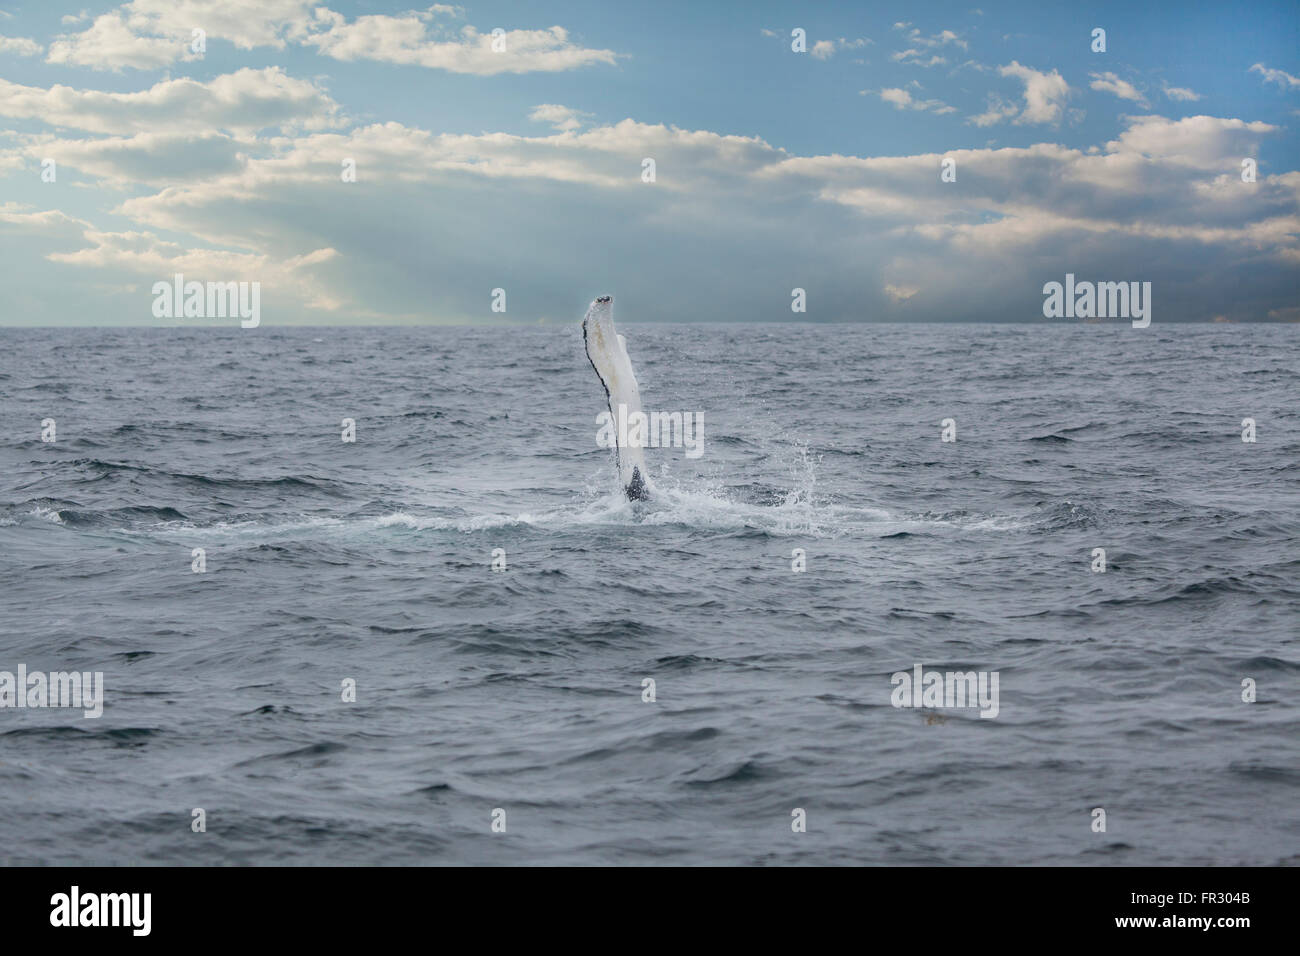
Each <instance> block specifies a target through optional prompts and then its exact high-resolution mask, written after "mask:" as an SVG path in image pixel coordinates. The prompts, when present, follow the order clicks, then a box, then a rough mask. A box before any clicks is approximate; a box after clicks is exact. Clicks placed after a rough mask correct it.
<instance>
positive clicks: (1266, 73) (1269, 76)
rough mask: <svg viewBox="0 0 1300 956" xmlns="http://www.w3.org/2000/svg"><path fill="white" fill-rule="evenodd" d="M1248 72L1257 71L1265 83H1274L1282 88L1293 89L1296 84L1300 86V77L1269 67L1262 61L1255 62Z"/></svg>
mask: <svg viewBox="0 0 1300 956" xmlns="http://www.w3.org/2000/svg"><path fill="white" fill-rule="evenodd" d="M1248 72H1250V73H1259V74H1260V75H1262V76H1263V77H1264V82H1265V83H1276V84H1277V85H1278V86H1280V87H1282V89H1284V90H1293V89H1295V88H1296V87H1297V86H1300V78H1297V77H1294V76H1292V75H1291V74H1290V73H1287V72H1286V71H1285V70H1273V69H1270V68H1268V67H1266V66H1265V65H1264V64H1263V63H1256V64H1255V65H1254V66H1252V67H1251V68H1250V70H1249V71H1248Z"/></svg>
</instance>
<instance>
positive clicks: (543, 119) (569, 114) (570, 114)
mask: <svg viewBox="0 0 1300 956" xmlns="http://www.w3.org/2000/svg"><path fill="white" fill-rule="evenodd" d="M528 118H529V119H530V120H533V121H534V122H536V123H550V124H551V127H552V128H554V129H558V130H560V131H561V132H569V131H571V130H576V129H581V128H582V127H583V125H584V124H585V123H586V121H587V120H588V119H590V118H591V114H590V113H584V112H583V111H582V110H575V109H570V108H569V107H567V106H560V105H558V104H556V103H542V104H540V105H539V106H535V107H533V111H532V112H531V113H529V114H528Z"/></svg>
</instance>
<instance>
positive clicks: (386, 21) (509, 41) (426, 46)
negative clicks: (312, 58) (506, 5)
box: [303, 11, 618, 76]
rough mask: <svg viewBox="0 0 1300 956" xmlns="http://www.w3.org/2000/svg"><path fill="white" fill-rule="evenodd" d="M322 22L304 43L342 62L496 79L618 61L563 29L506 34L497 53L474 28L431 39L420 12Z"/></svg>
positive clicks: (333, 16)
mask: <svg viewBox="0 0 1300 956" xmlns="http://www.w3.org/2000/svg"><path fill="white" fill-rule="evenodd" d="M320 19H321V20H322V21H323V22H324V23H327V24H328V27H329V28H328V29H327V30H325V31H324V32H320V33H311V34H310V35H309V36H308V37H307V38H306V39H305V40H304V41H303V42H304V43H306V44H309V45H311V46H314V47H316V49H317V50H318V51H319V52H320V53H322V54H323V55H325V56H330V57H333V58H334V59H337V60H379V61H383V62H386V63H404V64H410V65H415V66H423V67H428V68H430V69H438V70H446V71H448V72H450V73H474V74H478V75H481V76H491V75H493V74H498V73H532V72H557V71H561V70H575V69H579V68H581V67H585V66H591V65H593V64H597V63H606V64H613V63H616V62H617V57H618V55H617V54H616V53H614V51H613V50H593V49H587V48H585V47H581V46H578V45H576V44H574V43H572V42H570V40H569V35H568V32H567V31H566V30H565V29H564V28H563V27H558V26H555V27H550V28H548V29H545V30H509V31H506V33H505V34H504V42H505V50H504V52H497V51H495V50H493V49H492V44H493V39H494V38H493V36H492V34H491V33H490V32H489V33H479V32H478V30H476V29H475V28H474V27H471V26H467V27H464V28H462V29H461V31H460V34H459V35H458V36H455V37H452V38H446V39H441V38H435V37H432V36H430V35H428V33H427V32H426V25H425V21H424V18H423V17H422V16H420V15H419V14H408V15H406V16H403V17H390V16H364V17H358V18H357V19H356V20H354V21H352V22H351V23H349V22H347V21H346V20H345V18H344V17H343V15H342V14H337V13H330V12H328V11H327V12H326V14H325V15H324V16H323V17H321V18H320Z"/></svg>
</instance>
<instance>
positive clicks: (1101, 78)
mask: <svg viewBox="0 0 1300 956" xmlns="http://www.w3.org/2000/svg"><path fill="white" fill-rule="evenodd" d="M1088 75H1089V76H1091V77H1092V82H1091V83H1090V84H1089V86H1090V87H1091V88H1092V89H1094V90H1101V91H1102V92H1104V93H1114V94H1115V95H1116V96H1118V97H1119V98H1120V99H1121V100H1131V101H1132V102H1134V103H1138V104H1140V105H1142V106H1146V105H1147V100H1146V97H1145V96H1143V95H1142V94H1141V92H1139V91H1138V89H1137V87H1135V86H1134V85H1133V84H1132V83H1130V82H1128V80H1121V79H1120V78H1119V76H1117V75H1116V74H1114V73H1089V74H1088Z"/></svg>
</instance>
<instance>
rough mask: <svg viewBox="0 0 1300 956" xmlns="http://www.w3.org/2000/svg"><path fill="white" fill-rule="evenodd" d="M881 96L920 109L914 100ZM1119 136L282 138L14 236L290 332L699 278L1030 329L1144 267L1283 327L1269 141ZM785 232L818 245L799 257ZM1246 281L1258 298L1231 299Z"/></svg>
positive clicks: (554, 114)
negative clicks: (859, 147) (111, 204)
mask: <svg viewBox="0 0 1300 956" xmlns="http://www.w3.org/2000/svg"><path fill="white" fill-rule="evenodd" d="M878 95H879V96H880V97H881V99H882V101H884V102H890V103H892V104H893V105H895V106H896V107H897V108H900V109H917V108H918V107H917V105H916V104H917V102H918V101H917V100H916V99H915V98H914V96H913V93H912V92H911V91H909V90H906V89H901V88H892V89H886V90H881V91H879V93H878ZM920 102H922V103H924V102H925V101H920ZM533 112H534V114H535V115H536V116H537V118H538V119H539V120H540V121H542V122H549V123H551V124H552V125H553V126H560V127H563V126H564V124H565V121H566V119H567V118H568V117H569V114H570V113H576V111H571V110H569V109H568V108H566V107H562V106H558V105H557V104H543V105H542V106H539V107H537V108H536V109H535V110H534V111H533ZM1124 122H1125V124H1126V125H1125V129H1124V131H1123V132H1122V133H1121V134H1120V135H1119V136H1118V137H1117V138H1116V139H1114V140H1112V141H1111V142H1108V143H1105V144H1104V146H1101V147H1098V148H1096V149H1095V150H1094V151H1088V150H1080V149H1070V148H1066V147H1064V146H1060V145H1056V144H1038V145H1034V146H1030V147H1024V148H1002V149H973V150H956V151H951V152H946V153H943V154H919V155H903V156H875V157H854V156H842V155H814V156H798V155H793V154H791V153H789V152H787V151H785V150H782V149H779V148H776V147H774V146H772V145H770V144H768V143H767V142H765V141H763V140H762V139H759V138H755V137H741V136H728V135H721V134H718V133H714V132H710V131H708V130H685V129H679V128H675V127H667V126H663V125H652V124H644V123H639V122H636V121H634V120H631V119H624V120H622V121H620V122H618V123H614V124H612V125H602V126H596V127H594V128H590V129H572V128H569V129H560V130H558V131H557V132H554V133H550V134H547V135H543V136H518V135H512V134H506V133H499V132H487V133H483V134H479V135H460V134H446V133H444V134H435V133H433V132H430V131H427V130H420V129H414V128H411V127H407V126H404V125H402V124H400V123H381V124H374V125H370V126H365V127H361V128H357V129H353V130H349V131H337V130H328V131H315V132H310V133H303V134H301V135H298V136H296V137H292V138H283V137H275V138H273V139H271V140H268V141H265V142H264V143H262V144H261V148H260V150H259V153H260V154H259V155H252V156H244V157H242V158H240V157H239V156H235V157H232V158H231V159H230V160H229V162H227V163H225V165H224V166H223V168H216V169H213V170H211V171H209V172H206V173H205V174H204V175H202V176H188V177H187V178H185V179H183V180H175V181H171V182H168V181H167V180H166V177H165V176H161V175H159V176H156V177H155V179H154V182H155V184H156V185H157V188H156V189H155V190H154V191H152V192H151V193H150V194H146V195H135V196H131V197H129V198H127V199H126V200H124V201H123V202H122V203H121V204H120V206H119V207H118V208H117V209H116V210H114V213H115V215H117V216H119V217H124V218H125V219H126V220H127V221H128V222H130V223H131V226H130V228H129V229H126V230H119V231H107V230H98V229H94V228H92V227H89V226H84V227H83V228H80V229H77V230H72V229H71V226H69V224H68V222H66V221H65V219H64V218H60V217H59V216H58V215H54V214H53V213H50V214H49V216H48V218H47V219H44V220H40V221H38V220H37V219H35V218H34V217H36V216H37V215H38V214H37V213H33V212H30V211H26V210H24V211H21V212H19V213H16V215H22V216H25V217H28V218H27V219H26V220H24V222H25V223H26V225H24V226H21V227H19V226H14V228H32V229H35V228H37V227H38V226H39V228H42V229H44V230H46V231H47V232H49V233H51V235H52V236H53V235H55V234H57V235H61V236H64V237H65V238H64V240H63V241H64V243H65V245H72V246H74V248H72V249H67V248H64V249H56V250H55V251H54V252H55V255H56V258H54V259H52V260H51V261H53V262H55V263H57V264H58V265H60V266H63V267H67V268H69V269H72V268H81V269H86V270H130V271H131V273H132V274H139V275H146V276H149V275H155V273H156V274H157V275H156V277H165V276H166V275H168V274H170V272H169V271H168V270H171V271H184V272H186V274H187V275H188V274H190V273H194V274H195V275H198V274H199V273H200V272H201V271H204V270H206V271H207V272H208V274H214V273H215V274H218V275H230V277H231V278H240V277H248V278H257V277H258V275H261V274H264V275H267V276H271V277H274V280H275V285H276V287H277V288H281V289H283V290H292V291H293V295H294V296H296V297H299V298H301V300H302V301H303V302H311V303H318V305H317V306H313V307H311V308H307V307H306V306H304V307H303V308H304V309H305V312H304V313H303V315H302V319H303V320H309V319H311V317H312V315H313V314H315V313H324V314H335V315H338V316H340V317H349V316H353V315H354V314H363V313H364V314H366V315H376V316H381V317H382V316H387V317H388V318H390V319H393V318H401V317H408V316H409V317H412V318H413V319H417V318H420V317H422V316H423V317H425V318H429V317H432V316H438V317H441V318H457V319H461V320H465V321H474V320H477V319H480V318H483V317H485V315H486V312H487V305H486V298H485V297H484V296H483V295H482V290H483V289H491V288H495V287H497V286H503V287H508V288H509V289H510V295H511V300H510V301H511V308H512V314H513V313H514V311H515V309H516V303H519V305H518V308H519V309H521V310H524V309H528V308H530V306H526V305H525V304H524V303H537V306H536V310H537V314H547V313H553V312H555V311H557V310H563V309H564V308H568V307H569V305H571V306H572V308H574V309H578V308H579V307H580V306H581V305H583V304H585V303H584V302H578V303H576V304H573V303H569V305H566V304H565V302H567V300H564V301H559V300H558V299H557V298H556V296H557V295H558V293H557V292H556V291H555V290H556V289H557V288H559V289H582V290H583V291H585V290H586V285H587V284H589V282H590V277H591V275H593V274H599V275H600V276H601V277H602V282H608V283H610V284H612V285H616V286H617V287H618V288H619V290H620V295H621V296H622V297H623V301H624V302H626V303H628V306H627V307H630V308H631V309H633V310H635V309H636V308H638V306H636V305H633V303H640V305H639V308H640V309H641V310H643V311H642V314H643V315H646V314H648V304H649V303H653V304H654V312H653V314H654V315H655V316H656V317H663V316H678V317H683V318H698V317H699V311H698V310H699V301H700V300H699V292H700V289H699V284H698V281H697V278H692V277H698V270H699V263H700V262H701V261H708V262H709V263H710V264H711V266H712V268H711V269H710V279H709V282H710V284H711V285H710V288H711V289H712V292H713V293H716V296H717V297H718V299H719V300H720V301H721V300H725V301H727V302H728V308H729V310H730V311H732V312H734V314H736V315H744V316H749V317H758V316H764V315H771V316H772V317H774V318H775V317H779V316H780V314H781V312H780V307H781V306H784V307H785V308H786V309H788V292H789V288H790V285H789V283H788V282H785V284H784V286H782V282H784V277H785V276H787V275H789V274H791V273H793V274H795V275H799V276H808V277H810V278H806V279H803V280H801V281H803V282H806V283H809V284H812V283H816V287H817V288H818V289H819V290H820V291H819V295H818V299H817V301H818V302H819V307H821V308H824V309H825V310H826V311H825V312H824V313H823V317H840V318H846V319H852V318H860V317H861V315H862V314H863V310H864V309H867V310H868V311H869V310H870V309H872V308H878V309H879V310H882V311H887V310H889V309H892V308H894V307H896V306H898V305H899V304H900V303H902V302H908V301H910V304H909V305H908V307H907V308H908V309H909V310H910V311H912V312H915V313H916V314H917V315H925V316H930V317H943V316H952V315H959V316H962V317H970V318H1005V317H1007V315H1015V314H1023V315H1025V316H1026V317H1029V318H1033V317H1034V316H1035V315H1041V302H1042V300H1041V294H1039V290H1040V289H1041V286H1042V283H1043V282H1044V281H1046V278H1045V277H1044V275H1043V270H1044V263H1069V265H1070V270H1071V271H1074V272H1076V274H1080V275H1083V274H1087V275H1090V276H1101V277H1111V276H1113V277H1116V278H1126V277H1129V276H1130V274H1131V273H1132V271H1133V269H1132V266H1133V263H1141V264H1142V265H1141V268H1142V273H1143V276H1134V277H1136V278H1141V277H1145V276H1151V277H1153V278H1155V279H1157V280H1164V281H1163V282H1161V284H1160V285H1159V286H1158V287H1159V288H1160V290H1161V292H1160V295H1161V299H1160V301H1161V305H1162V308H1163V309H1164V310H1166V311H1165V312H1164V314H1166V315H1171V316H1172V315H1174V314H1177V315H1179V316H1180V317H1186V318H1197V317H1203V313H1206V310H1207V309H1212V310H1213V314H1230V315H1234V316H1238V317H1241V316H1247V317H1249V316H1250V315H1252V314H1255V312H1252V311H1251V310H1252V309H1254V310H1256V312H1257V313H1258V315H1259V316H1262V315H1264V314H1265V313H1266V312H1267V311H1268V310H1270V309H1271V310H1276V309H1278V308H1279V307H1281V305H1282V304H1285V303H1286V302H1287V298H1286V296H1287V295H1288V294H1289V293H1288V292H1287V291H1286V290H1287V289H1293V286H1294V274H1295V269H1296V266H1297V261H1298V260H1297V257H1300V240H1298V239H1297V238H1296V236H1297V233H1300V173H1287V174H1283V175H1280V176H1265V177H1262V178H1261V179H1260V181H1259V182H1258V183H1256V184H1252V185H1251V186H1250V187H1249V188H1247V187H1245V186H1243V184H1241V182H1240V177H1239V175H1238V173H1239V165H1238V164H1239V157H1240V156H1242V155H1257V154H1258V145H1259V143H1260V141H1261V139H1262V138H1264V137H1266V136H1269V135H1272V134H1274V133H1275V132H1276V131H1277V130H1276V128H1275V127H1273V126H1270V125H1268V124H1264V123H1255V122H1246V121H1243V120H1238V119H1232V118H1222V117H1208V116H1202V117H1190V118H1186V119H1180V120H1174V119H1166V118H1163V117H1155V116H1141V117H1127V118H1125V120H1124ZM166 135H167V134H165V133H163V132H156V133H152V134H149V136H141V135H136V136H132V137H123V138H121V139H120V140H119V139H114V140H111V141H100V142H99V143H98V144H92V145H88V146H87V147H86V148H85V149H86V152H85V154H84V155H82V156H79V157H78V161H79V162H82V163H83V168H85V169H87V170H89V173H88V174H93V173H95V172H96V171H107V173H108V174H110V175H119V174H121V173H123V172H124V171H125V170H126V169H127V168H128V167H129V164H130V163H132V162H140V163H147V162H148V157H149V156H156V155H162V154H165V153H167V152H168V151H179V152H182V153H183V152H184V150H186V149H198V148H199V147H200V146H204V144H201V143H195V142H194V141H193V140H192V139H185V138H184V137H178V138H177V139H176V140H174V141H172V142H168V141H167V140H166ZM193 135H194V136H198V135H199V134H198V133H197V132H196V133H194V134H193ZM151 137H156V138H151ZM205 148H208V149H211V150H213V151H214V152H216V151H219V150H220V149H229V148H230V147H229V146H225V145H223V144H222V143H221V141H219V140H213V141H211V142H209V143H207V144H206V146H205ZM649 155H652V156H655V157H656V159H657V160H658V169H659V176H658V181H657V182H656V183H655V184H654V185H653V187H651V186H647V185H646V184H644V183H642V182H641V180H640V172H641V167H640V160H641V158H642V157H644V156H649ZM340 157H351V158H354V159H355V160H356V163H357V170H358V182H356V183H354V184H344V183H341V182H340V180H339V158H340ZM944 158H952V159H954V160H955V161H956V164H957V170H958V176H959V182H960V183H961V188H960V190H949V191H944V190H945V188H946V187H940V186H939V185H938V175H937V174H938V170H939V167H940V162H941V160H942V159H944ZM96 164H100V165H96ZM155 172H156V170H155ZM164 184H165V185H164ZM432 217H436V218H437V221H438V223H439V228H438V229H437V230H435V231H432V232H431V231H430V230H429V227H428V223H429V221H430V219H431V218H432ZM792 217H793V218H792ZM484 223H489V224H491V228H487V229H484V228H482V227H483V224H484ZM791 228H797V229H799V231H800V234H801V235H806V236H808V237H809V239H808V241H807V242H806V243H804V244H802V245H801V246H800V247H799V248H798V249H792V248H791V246H790V244H789V239H788V237H789V230H790V229H791ZM70 231H71V232H74V233H75V237H74V238H75V240H76V241H73V238H68V237H67V235H66V234H67V233H68V232H70ZM164 236H166V237H168V238H166V239H164V238H162V237H164ZM174 237H189V238H186V239H185V240H184V241H181V240H180V239H179V238H174ZM50 241H53V238H51V239H50ZM76 246H80V247H82V248H75V247H76ZM323 250H324V251H323ZM1031 252H1032V254H1030V253H1031ZM323 256H328V258H315V257H323ZM187 257H191V258H187ZM647 257H652V258H653V261H654V263H655V268H654V269H653V270H646V269H645V262H646V260H647ZM1243 257H1245V258H1248V259H1249V260H1250V261H1251V263H1252V266H1251V268H1252V281H1251V285H1250V289H1249V291H1240V289H1239V286H1240V283H1238V282H1235V281H1233V282H1230V281H1228V280H1229V279H1230V278H1231V277H1233V276H1236V275H1237V273H1236V272H1235V271H1234V270H1235V269H1236V265H1235V263H1237V262H1239V261H1240V260H1241V259H1242V258H1243ZM504 263H508V264H509V265H508V275H507V274H503V272H502V270H503V269H505V268H506V266H504V265H503V264H504ZM317 266H322V267H321V268H317ZM1064 271H1065V269H1064V267H1062V268H1061V270H1060V274H1061V275H1063V274H1064ZM431 272H432V273H433V275H434V276H435V277H436V278H435V279H434V280H433V281H432V285H433V286H434V287H435V288H436V289H437V292H436V294H435V296H434V299H433V301H430V298H429V288H430V286H431V275H430V274H431ZM849 275H852V276H855V277H863V276H865V281H866V282H867V283H868V284H872V283H874V285H872V287H873V288H874V289H876V290H877V291H876V292H875V293H873V294H871V296H870V297H869V298H868V300H867V301H865V302H864V301H863V299H862V291H861V290H862V283H861V282H860V281H858V280H857V279H856V278H855V281H854V282H845V281H843V279H842V277H843V276H849ZM776 276H780V277H782V278H781V279H780V280H777V279H775V278H774V277H776ZM1053 276H1054V277H1055V278H1057V279H1058V280H1059V278H1060V275H1056V274H1055V272H1053ZM1171 276H1186V277H1187V278H1186V285H1185V286H1181V285H1179V283H1177V282H1173V281H1172V280H1170V279H1169V277H1171ZM1214 282H1221V283H1223V286H1222V287H1223V288H1232V289H1238V290H1239V291H1238V292H1236V293H1234V296H1236V297H1237V298H1235V299H1232V300H1230V301H1228V302H1226V303H1225V301H1224V300H1223V297H1222V296H1221V295H1219V296H1218V297H1217V298H1216V293H1214V292H1213V288H1214V286H1213V283H1214ZM1205 283H1208V285H1206V284H1205ZM1207 288H1208V289H1209V290H1210V291H1209V292H1207ZM920 289H924V291H925V295H924V296H923V297H920V298H917V296H918V295H919V293H918V291H916V290H920ZM777 293H784V294H783V295H777ZM561 298H562V296H561ZM974 303H987V305H975V304H974ZM918 306H923V309H922V310H918ZM331 310H332V311H331ZM1175 310H1177V311H1176V312H1175ZM632 314H635V311H633V313H632ZM521 315H522V317H524V318H528V317H533V313H532V312H527V313H521Z"/></svg>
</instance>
